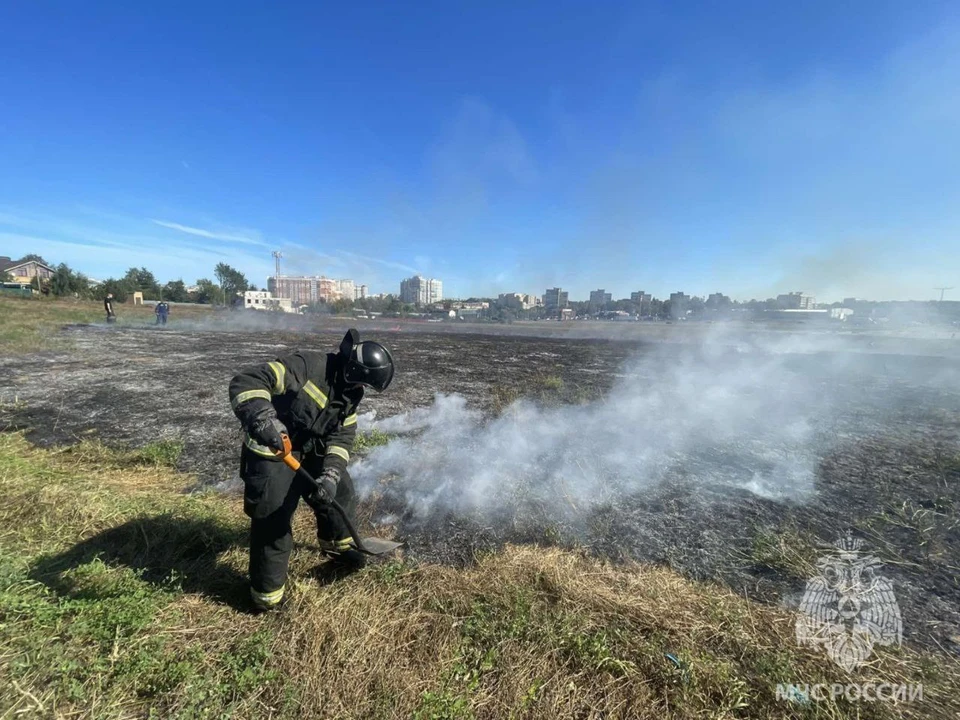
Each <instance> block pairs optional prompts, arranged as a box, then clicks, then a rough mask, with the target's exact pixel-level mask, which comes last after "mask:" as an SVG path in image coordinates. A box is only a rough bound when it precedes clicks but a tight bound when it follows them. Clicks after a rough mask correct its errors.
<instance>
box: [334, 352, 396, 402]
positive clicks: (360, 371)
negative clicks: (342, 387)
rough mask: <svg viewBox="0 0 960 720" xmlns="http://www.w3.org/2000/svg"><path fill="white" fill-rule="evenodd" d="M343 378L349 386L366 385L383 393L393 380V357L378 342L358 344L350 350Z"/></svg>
mask: <svg viewBox="0 0 960 720" xmlns="http://www.w3.org/2000/svg"><path fill="white" fill-rule="evenodd" d="M343 377H344V379H345V380H346V381H347V382H348V383H350V384H351V385H352V384H358V385H366V386H367V387H372V388H373V389H374V390H376V391H377V392H383V391H384V390H386V389H387V386H388V385H390V381H391V380H393V357H392V356H391V355H390V351H389V350H387V349H386V348H385V347H384V346H383V345H381V344H380V343H378V342H373V341H372V340H364V341H363V342H358V343H356V344H355V345H354V346H353V348H352V349H351V350H350V355H349V359H348V360H347V364H346V366H345V367H344V369H343Z"/></svg>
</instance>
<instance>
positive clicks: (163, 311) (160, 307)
mask: <svg viewBox="0 0 960 720" xmlns="http://www.w3.org/2000/svg"><path fill="white" fill-rule="evenodd" d="M154 312H156V313H157V325H166V324H167V315H169V314H170V305H169V304H168V303H167V302H165V301H163V300H161V301H160V302H158V303H157V307H156V309H155V310H154Z"/></svg>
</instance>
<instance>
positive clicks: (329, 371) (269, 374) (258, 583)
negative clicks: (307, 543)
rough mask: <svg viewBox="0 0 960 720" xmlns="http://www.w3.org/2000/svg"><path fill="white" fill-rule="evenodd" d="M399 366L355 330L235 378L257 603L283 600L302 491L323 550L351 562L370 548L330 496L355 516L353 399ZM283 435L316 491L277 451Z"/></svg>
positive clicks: (268, 605) (264, 606)
mask: <svg viewBox="0 0 960 720" xmlns="http://www.w3.org/2000/svg"><path fill="white" fill-rule="evenodd" d="M393 372H394V366H393V358H392V357H391V355H390V352H389V351H388V350H387V349H386V348H385V347H384V346H383V345H381V344H380V343H376V342H372V341H369V340H366V341H363V342H361V341H360V336H359V333H358V332H357V331H356V330H352V329H351V330H349V331H348V332H347V334H346V335H345V336H344V338H343V342H341V344H340V348H339V352H336V353H319V352H310V351H301V352H295V353H292V354H290V355H285V356H282V357H279V358H277V359H276V360H274V361H272V362H267V363H264V364H262V365H258V366H256V367H253V368H249V369H247V370H245V371H244V372H241V373H240V374H239V375H237V376H235V377H234V378H233V380H232V381H231V382H230V404H231V406H232V407H233V411H234V413H235V414H236V416H237V417H238V418H239V420H240V423H241V424H242V426H243V428H244V430H245V431H246V437H245V441H244V444H243V446H242V447H241V449H240V477H241V479H242V480H243V484H244V497H243V509H244V512H245V513H246V514H247V515H248V516H249V517H250V595H251V597H252V599H253V603H254V606H255V607H256V608H257V609H258V610H269V609H272V608H274V607H276V606H277V605H279V603H280V601H281V600H282V599H283V594H284V586H285V584H286V579H287V564H288V562H289V559H290V551H291V549H292V546H293V532H292V528H291V521H292V518H293V514H294V511H295V510H296V509H297V505H298V504H299V503H300V499H301V498H303V499H304V500H305V501H306V502H307V504H308V505H309V506H310V508H311V509H312V510H313V512H314V515H316V520H317V539H318V540H319V542H320V548H321V550H322V551H323V553H324V554H325V555H326V556H327V557H329V558H330V559H331V560H333V561H334V562H337V563H339V564H342V565H343V566H345V567H346V568H348V569H356V568H360V567H362V566H363V564H364V556H363V555H362V554H361V553H360V552H359V551H358V550H356V549H354V546H353V538H352V537H350V533H349V530H347V527H346V524H345V523H344V522H343V520H342V519H341V517H340V516H339V514H337V512H336V511H335V510H334V509H333V508H331V507H330V505H329V501H330V499H331V498H332V499H335V500H336V501H337V502H338V503H339V504H340V505H341V506H342V507H343V508H344V509H345V510H346V512H347V514H348V515H349V516H350V518H351V521H352V520H353V516H354V513H355V511H356V504H357V498H356V493H355V491H354V487H353V481H352V480H351V478H350V475H349V473H348V472H347V462H348V461H349V460H350V451H351V450H352V449H353V442H354V438H355V437H356V432H357V408H358V406H359V404H360V401H361V399H362V398H363V394H364V389H365V388H373V389H374V390H376V391H377V392H383V391H384V390H386V389H387V386H388V385H390V381H391V380H392V379H393ZM283 435H288V436H289V437H290V440H291V443H292V446H293V451H294V452H295V453H297V454H298V456H299V458H300V461H301V463H302V464H303V467H304V469H305V470H306V471H307V472H308V473H309V474H310V475H312V476H313V477H314V478H315V479H316V480H317V483H318V485H319V486H320V490H319V492H316V491H314V489H313V488H312V487H310V485H309V483H308V482H307V481H305V480H303V479H302V478H301V477H299V476H298V475H296V473H294V471H293V470H291V469H290V468H289V467H288V466H287V465H286V464H285V463H284V462H283V461H282V460H281V459H280V458H278V457H277V455H276V451H278V450H281V449H282V448H283V441H282V436H283Z"/></svg>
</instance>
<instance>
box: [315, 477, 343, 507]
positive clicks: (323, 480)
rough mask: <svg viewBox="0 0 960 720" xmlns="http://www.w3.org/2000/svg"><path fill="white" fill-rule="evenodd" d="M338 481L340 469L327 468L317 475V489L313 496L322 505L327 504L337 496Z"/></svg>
mask: <svg viewBox="0 0 960 720" xmlns="http://www.w3.org/2000/svg"><path fill="white" fill-rule="evenodd" d="M339 482H340V471H339V470H337V469H336V468H327V469H326V470H324V471H323V472H322V473H320V475H319V477H317V490H316V492H314V493H313V496H314V497H315V498H316V499H317V500H318V501H319V502H321V503H323V504H324V505H329V504H330V503H332V502H333V501H334V500H335V499H336V497H337V485H338V483H339Z"/></svg>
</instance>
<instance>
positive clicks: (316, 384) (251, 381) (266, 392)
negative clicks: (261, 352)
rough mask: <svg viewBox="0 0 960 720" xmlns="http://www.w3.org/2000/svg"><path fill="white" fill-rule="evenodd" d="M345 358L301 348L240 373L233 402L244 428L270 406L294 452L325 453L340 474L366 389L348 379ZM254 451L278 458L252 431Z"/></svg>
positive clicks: (248, 442) (249, 442)
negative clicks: (284, 427) (261, 443)
mask: <svg viewBox="0 0 960 720" xmlns="http://www.w3.org/2000/svg"><path fill="white" fill-rule="evenodd" d="M342 364H343V359H342V358H341V356H340V355H335V354H333V353H316V352H296V353H292V354H290V355H285V356H283V357H279V358H277V359H276V360H274V361H272V362H267V363H263V364H262V365H257V366H256V367H252V368H250V369H248V370H245V371H243V372H241V373H240V374H239V375H237V376H236V377H234V378H233V380H232V381H231V382H230V405H231V407H233V411H234V413H235V414H236V416H237V417H238V418H239V419H240V422H241V423H242V424H243V426H244V427H245V428H247V427H249V426H250V424H251V422H252V421H253V419H254V418H256V417H259V416H261V413H263V412H264V410H268V407H267V406H268V405H273V407H274V408H275V409H276V412H277V417H278V419H279V420H280V422H282V423H283V424H284V425H286V427H287V430H289V431H290V440H291V442H292V444H293V449H294V450H295V451H300V452H302V453H304V454H307V453H316V454H317V455H322V456H323V457H324V467H333V468H336V469H337V470H340V471H341V472H342V471H343V470H344V469H345V468H346V466H347V462H348V461H349V460H350V452H351V451H352V450H353V443H354V440H355V439H356V435H357V407H358V406H359V404H360V400H361V399H362V398H363V387H349V386H347V385H346V384H345V383H344V381H343V373H342V371H341V368H342ZM245 444H246V446H247V448H248V449H249V450H251V451H252V452H254V453H256V454H257V455H260V456H262V457H265V458H271V459H276V455H275V454H274V453H273V451H272V450H271V449H270V448H267V447H264V446H263V445H260V444H259V443H257V442H256V441H255V440H254V439H253V438H251V437H250V436H249V435H247V436H246V439H245Z"/></svg>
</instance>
